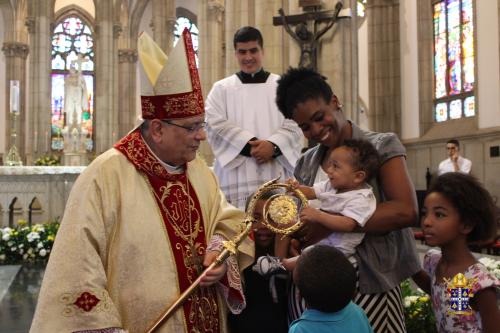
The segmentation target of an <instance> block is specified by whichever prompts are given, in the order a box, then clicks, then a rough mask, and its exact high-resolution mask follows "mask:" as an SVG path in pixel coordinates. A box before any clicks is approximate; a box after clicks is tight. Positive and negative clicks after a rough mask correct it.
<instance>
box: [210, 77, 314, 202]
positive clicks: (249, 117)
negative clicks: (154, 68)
mask: <svg viewBox="0 0 500 333" xmlns="http://www.w3.org/2000/svg"><path fill="white" fill-rule="evenodd" d="M278 79H279V76H278V75H276V74H270V75H269V77H268V78H267V81H266V82H265V83H247V84H243V83H242V82H241V81H240V79H239V78H238V76H236V75H231V76H229V77H227V78H225V79H223V80H220V81H218V82H216V83H215V84H214V86H213V88H212V90H211V91H210V93H209V94H208V97H207V100H206V103H205V112H206V119H207V122H208V128H207V134H208V142H209V143H210V145H211V147H212V150H213V152H214V155H215V158H216V160H215V165H214V171H215V174H216V175H217V177H218V178H219V182H220V185H221V189H222V191H223V192H224V194H225V195H226V198H227V199H228V201H229V202H231V203H232V204H233V205H235V206H237V207H238V208H240V209H244V208H245V202H246V200H247V198H248V196H249V195H251V194H252V193H253V192H254V191H255V190H256V189H257V188H258V187H259V186H260V185H261V184H262V183H264V182H266V181H269V180H270V179H272V178H276V177H277V176H279V175H280V174H281V176H282V178H281V179H282V180H284V179H286V178H289V177H292V175H293V168H294V167H295V162H296V161H297V159H298V157H299V155H300V150H301V148H302V147H303V143H304V137H303V135H302V131H301V130H300V128H299V127H298V126H297V124H296V123H295V122H294V121H293V120H291V119H285V118H284V117H283V114H282V113H281V112H280V111H279V110H278V107H277V105H276V102H275V100H276V88H277V80H278ZM253 137H256V138H258V139H259V140H268V141H271V142H272V143H274V144H275V145H277V146H278V147H279V148H280V150H281V152H282V155H280V156H278V157H277V158H275V159H273V160H272V161H270V162H267V163H264V164H260V165H259V164H257V162H256V161H255V159H254V158H252V157H246V156H243V155H240V152H241V150H242V149H243V147H245V145H246V144H247V142H248V141H249V140H250V139H251V138H253Z"/></svg>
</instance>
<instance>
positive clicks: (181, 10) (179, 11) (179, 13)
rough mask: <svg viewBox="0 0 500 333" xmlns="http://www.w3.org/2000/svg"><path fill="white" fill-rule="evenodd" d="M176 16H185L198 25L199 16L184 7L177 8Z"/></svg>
mask: <svg viewBox="0 0 500 333" xmlns="http://www.w3.org/2000/svg"><path fill="white" fill-rule="evenodd" d="M175 17H177V18H179V17H185V18H187V19H189V20H190V21H191V22H193V23H194V24H195V25H196V26H198V17H197V16H196V14H195V13H193V12H192V11H190V10H189V9H186V8H184V7H177V8H175Z"/></svg>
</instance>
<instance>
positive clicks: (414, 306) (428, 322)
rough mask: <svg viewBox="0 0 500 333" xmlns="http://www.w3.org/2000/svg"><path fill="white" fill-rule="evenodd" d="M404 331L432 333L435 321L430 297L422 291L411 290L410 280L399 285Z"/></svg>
mask: <svg viewBox="0 0 500 333" xmlns="http://www.w3.org/2000/svg"><path fill="white" fill-rule="evenodd" d="M401 293H402V296H403V307H404V313H405V324H406V331H407V332H408V333H433V332H437V330H436V319H435V318H434V312H433V311H432V304H431V300H430V297H429V296H428V295H427V294H426V293H424V292H423V291H422V289H420V288H417V289H414V288H412V286H411V284H410V280H405V281H403V283H401Z"/></svg>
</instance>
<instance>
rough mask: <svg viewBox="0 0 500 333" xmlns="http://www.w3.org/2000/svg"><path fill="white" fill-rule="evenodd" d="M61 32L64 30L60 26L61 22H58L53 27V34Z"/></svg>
mask: <svg viewBox="0 0 500 333" xmlns="http://www.w3.org/2000/svg"><path fill="white" fill-rule="evenodd" d="M62 32H64V30H63V26H62V24H61V23H59V24H58V25H57V26H56V28H55V29H54V33H55V34H57V33H62Z"/></svg>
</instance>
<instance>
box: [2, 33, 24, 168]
mask: <svg viewBox="0 0 500 333" xmlns="http://www.w3.org/2000/svg"><path fill="white" fill-rule="evenodd" d="M28 50H29V47H28V45H26V44H24V43H19V42H4V43H3V45H2V51H3V53H4V55H5V82H6V85H5V86H6V89H7V93H6V94H5V96H6V99H5V103H4V105H5V110H6V112H5V119H4V121H5V124H7V126H6V128H5V135H6V138H5V143H6V145H5V156H6V155H7V153H8V151H9V148H10V147H11V146H12V145H13V144H15V145H16V147H17V149H18V151H19V155H20V156H21V158H23V157H24V156H25V144H26V143H25V135H24V133H25V131H24V129H25V128H26V119H27V116H26V107H25V100H26V79H25V78H26V57H27V56H28V52H29V51H28ZM10 80H18V81H19V117H18V119H17V121H16V133H17V139H16V142H12V140H11V137H10V136H11V133H12V130H13V128H12V124H11V120H12V118H11V115H10V112H9V111H10V107H9V104H10ZM5 156H4V158H5Z"/></svg>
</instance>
